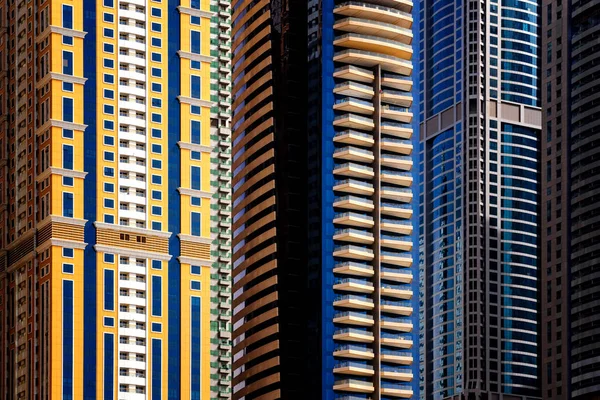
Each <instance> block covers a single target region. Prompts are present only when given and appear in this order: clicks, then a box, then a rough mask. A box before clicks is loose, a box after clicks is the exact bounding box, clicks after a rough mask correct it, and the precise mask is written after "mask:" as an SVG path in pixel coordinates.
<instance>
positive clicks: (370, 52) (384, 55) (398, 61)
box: [334, 25, 413, 89]
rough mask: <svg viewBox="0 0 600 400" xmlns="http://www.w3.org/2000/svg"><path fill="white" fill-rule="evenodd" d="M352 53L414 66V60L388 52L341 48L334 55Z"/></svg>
mask: <svg viewBox="0 0 600 400" xmlns="http://www.w3.org/2000/svg"><path fill="white" fill-rule="evenodd" d="M392 26H393V25H392ZM395 28H396V27H395ZM350 53H356V54H359V55H360V54H362V55H365V56H370V57H379V58H383V59H385V60H388V61H390V62H394V63H397V64H405V65H406V66H407V67H410V68H412V66H413V64H412V62H410V61H408V60H405V59H404V58H400V57H394V56H389V55H387V54H382V53H376V52H374V51H365V50H356V49H347V50H341V51H338V52H336V53H335V55H334V57H339V56H343V55H346V54H350ZM336 86H337V85H336ZM367 87H368V86H367ZM371 89H372V88H371Z"/></svg>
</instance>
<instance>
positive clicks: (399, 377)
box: [381, 369, 413, 382]
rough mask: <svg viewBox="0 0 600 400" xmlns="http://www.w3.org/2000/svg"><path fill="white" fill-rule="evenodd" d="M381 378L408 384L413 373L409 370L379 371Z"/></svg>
mask: <svg viewBox="0 0 600 400" xmlns="http://www.w3.org/2000/svg"><path fill="white" fill-rule="evenodd" d="M381 377H382V378H385V379H391V380H394V381H401V382H410V381H412V378H413V373H412V371H411V370H410V369H404V370H401V369H399V370H396V371H394V370H391V371H388V370H382V371H381Z"/></svg>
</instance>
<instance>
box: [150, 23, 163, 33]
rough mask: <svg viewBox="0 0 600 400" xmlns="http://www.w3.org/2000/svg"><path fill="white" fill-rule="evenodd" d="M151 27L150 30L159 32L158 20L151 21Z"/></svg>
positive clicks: (160, 29)
mask: <svg viewBox="0 0 600 400" xmlns="http://www.w3.org/2000/svg"><path fill="white" fill-rule="evenodd" d="M151 27H152V32H161V31H162V25H161V24H159V23H158V22H153V23H152V25H151Z"/></svg>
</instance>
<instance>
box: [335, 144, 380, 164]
mask: <svg viewBox="0 0 600 400" xmlns="http://www.w3.org/2000/svg"><path fill="white" fill-rule="evenodd" d="M333 158H337V159H339V160H347V161H358V162H363V163H371V162H373V160H374V159H375V157H374V156H373V152H372V151H371V150H366V149H361V148H359V147H354V146H345V147H339V148H337V149H335V151H334V152H333Z"/></svg>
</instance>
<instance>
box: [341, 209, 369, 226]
mask: <svg viewBox="0 0 600 400" xmlns="http://www.w3.org/2000/svg"><path fill="white" fill-rule="evenodd" d="M333 223H334V224H340V225H347V226H357V227H361V228H372V227H373V225H374V222H373V217H371V216H369V215H365V214H359V213H353V212H347V213H337V214H335V215H334V216H333Z"/></svg>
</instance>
